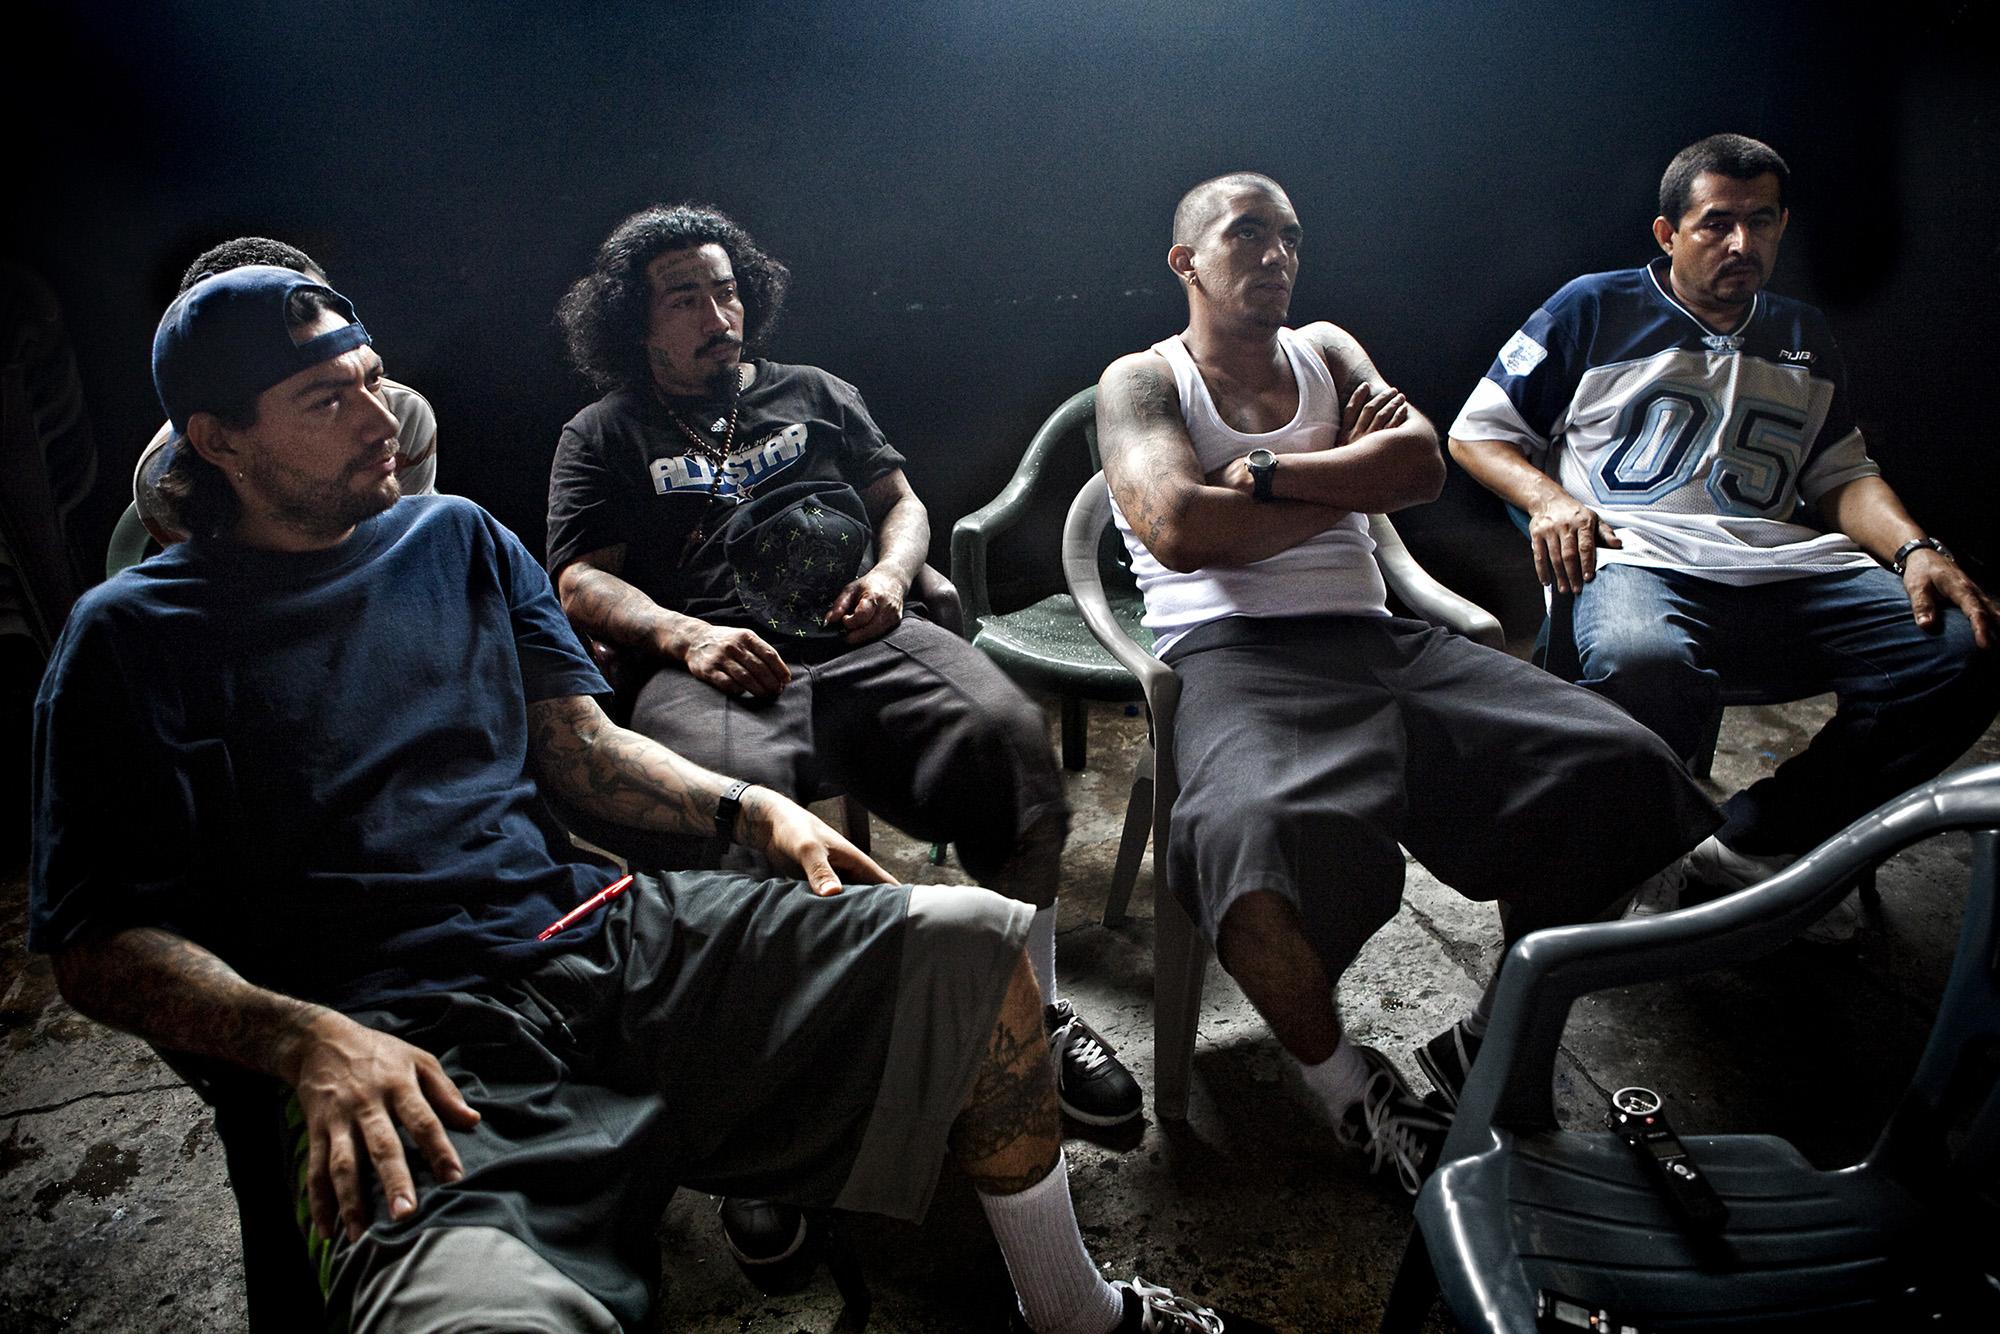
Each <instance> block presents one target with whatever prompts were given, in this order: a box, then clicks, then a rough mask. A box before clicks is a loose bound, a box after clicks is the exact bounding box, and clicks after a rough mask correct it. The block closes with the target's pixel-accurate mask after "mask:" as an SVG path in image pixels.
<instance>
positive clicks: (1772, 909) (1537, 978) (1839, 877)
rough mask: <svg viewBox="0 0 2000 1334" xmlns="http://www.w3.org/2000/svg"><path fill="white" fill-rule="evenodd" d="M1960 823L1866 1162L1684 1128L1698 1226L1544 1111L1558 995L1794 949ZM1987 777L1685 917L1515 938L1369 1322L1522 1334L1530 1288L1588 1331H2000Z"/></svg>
mask: <svg viewBox="0 0 2000 1334" xmlns="http://www.w3.org/2000/svg"><path fill="white" fill-rule="evenodd" d="M1949 830H1970V831H1972V834H1973V836H1972V863H1971V874H1970V884H1969V887H1968V892H1967V896H1966V903H1965V915H1964V919H1963V923H1962V925H1961V928H1960V933H1959V942H1958V952H1957V956H1956V958H1955V959H1954V961H1953V964H1952V970H1951V975H1950V977H1949V979H1948V980H1947V981H1946V983H1945V988H1944V994H1943V997H1942V999H1941V1000H1940V1002H1939V1004H1938V1011H1937V1018H1936V1020H1935V1021H1934V1023H1933V1026H1932V1028H1931V1033H1930V1038H1929V1040H1928V1042H1927V1044H1926V1045H1925V1048H1924V1053H1923V1055H1922V1057H1921V1058H1920V1060H1919V1062H1918V1065H1917V1069H1916V1073H1915V1074H1914V1076H1913V1077H1912V1078H1911V1081H1910V1085H1909V1088H1908V1089H1907V1091H1906V1092H1905V1093H1904V1095H1903V1097H1902V1100H1901V1102H1900V1103H1899V1104H1898V1105H1897V1106H1896V1108H1895V1109H1894V1111H1893V1112H1892V1113H1891V1114H1890V1117H1889V1120H1888V1122H1887V1124H1886V1125H1885V1126H1884V1128H1883V1130H1882V1133H1881V1136H1880V1138H1879V1139H1877V1141H1876V1143H1875V1146H1874V1148H1873V1149H1871V1150H1870V1151H1869V1153H1868V1155H1867V1157H1866V1158H1865V1159H1863V1160H1862V1161H1861V1162H1860V1163H1858V1164H1856V1165H1853V1166H1848V1167H1839V1168H1835V1169H1832V1170H1826V1171H1822V1170H1821V1169H1819V1168H1816V1167H1814V1166H1813V1165H1812V1164H1811V1163H1810V1162H1808V1161H1806V1159H1805V1157H1804V1156H1803V1155H1801V1154H1800V1153H1799V1152H1798V1150H1797V1149H1795V1148H1794V1147H1793V1146H1792V1145H1791V1144H1790V1143H1789V1142H1787V1141H1785V1140H1783V1139H1779V1138H1777V1137H1775V1136H1771V1135H1746V1134H1732V1135H1683V1136H1682V1137H1681V1138H1682V1142H1683V1143H1684V1144H1685V1145H1686V1146H1687V1149H1688V1153H1689V1156H1690V1157H1691V1158H1692V1159H1693V1160H1694V1163H1695V1165H1696V1168H1697V1170H1703V1171H1705V1172H1706V1174H1707V1177H1708V1180H1709V1183H1710V1184H1711V1185H1712V1186H1713V1187H1714V1188H1715V1190H1716V1192H1717V1194H1719V1195H1720V1196H1721V1198H1722V1200H1723V1203H1724V1206H1725V1208H1726V1209H1727V1211H1728V1217H1727V1219H1726V1221H1725V1222H1724V1224H1723V1225H1722V1227H1721V1230H1720V1231H1719V1232H1718V1233H1717V1234H1715V1235H1712V1236H1697V1235H1696V1234H1694V1233H1691V1232H1690V1231H1688V1230H1687V1229H1686V1228H1684V1227H1683V1226H1682V1225H1680V1224H1679V1223H1678V1222H1677V1221H1676V1219H1675V1215H1674V1214H1673V1213H1672V1211H1671V1210H1670V1209H1669V1207H1668V1204H1667V1201H1666V1198H1665V1195H1664V1194H1663V1192H1661V1191H1660V1190H1659V1189H1658V1188H1657V1187H1656V1186H1655V1185H1654V1184H1653V1182H1652V1181H1651V1179H1650V1176H1649V1173H1648V1172H1647V1170H1646V1168H1645V1167H1644V1166H1643V1164H1642V1163H1641V1161H1640V1160H1639V1158H1638V1156H1637V1154H1635V1153H1634V1152H1633V1151H1632V1150H1631V1149H1630V1148H1629V1147H1628V1146H1627V1145H1626V1144H1624V1143H1623V1142H1621V1141H1618V1140H1616V1139H1615V1138H1614V1137H1613V1136H1612V1134H1611V1133H1610V1132H1609V1131H1608V1130H1606V1131H1595V1132H1590V1131H1578V1130H1564V1129H1562V1128H1561V1127H1560V1126H1559V1125H1558V1123H1557V1121H1556V1115H1555V1108H1554V1099H1553V1089H1552V1086H1553V1081H1554V1072H1555V1059H1556V1048H1557V1045H1558V1043H1559V1042H1560V1041H1561V1039H1562V1033H1563V1027H1564V1024H1565V1023H1566V1022H1567V1020H1568V1017H1569V1011H1570V1006H1571V1004H1572V1003H1573V1002H1574V1001H1575V1000H1576V999H1577V998H1578V997H1580V996H1584V995H1588V994H1589V993H1591V992H1593V991H1601V990H1604V989H1605V988H1608V987H1615V986H1627V985H1631V984H1635V983H1641V982H1652V981H1658V980H1661V979H1664V978H1672V977H1688V976H1692V975H1694V974H1696V973H1701V972H1706V971H1709V970H1711V969H1716V968H1727V967H1735V966H1740V965H1743V964H1745V963H1749V962H1751V961H1753V960H1756V959H1759V958H1762V957H1763V956H1765V955H1767V954H1770V953H1771V952H1772V951H1774V950H1777V949H1778V948H1780V947H1781V946H1783V945H1785V944H1786V943H1787V942H1789V941H1791V940H1792V939H1793V938H1794V937H1796V936H1797V935H1798V934H1799V933H1800V932H1802V931H1803V930H1805V928H1806V927H1808V926H1810V925H1811V924H1812V923H1814V922H1816V921H1818V920H1819V918H1820V917H1821V916H1822V915H1823V914H1824V913H1825V912H1826V911H1827V910H1828V909H1829V908H1831V907H1832V906H1833V904H1834V902H1835V901H1836V900H1838V899H1839V898H1840V896H1841V895H1842V894H1844V893H1846V892H1847V886H1848V885H1850V884H1851V883H1852V882H1853V880H1854V878H1855V876H1856V874H1857V873H1858V872H1860V871H1861V870H1862V869H1863V868H1865V867H1869V866H1875V865H1879V864H1880V863H1881V862H1882V861H1883V860H1884V859H1885V858H1887V857H1888V856H1890V855H1891V854H1893V853H1895V852H1897V851H1899V850H1900V849H1902V848H1905V847H1908V846H1910V845H1911V844H1913V843H1915V842H1917V841H1918V840H1920V839H1925V838H1930V837H1932V836H1934V835H1937V834H1940V833H1944V832H1946V831H1949ZM1996 882H2000V764H1988V765H1984V766H1982V767H1980V768H1977V769H1970V770H1966V771H1965V772H1962V773H1957V774H1950V775H1947V776H1946V777H1943V778H1940V779H1937V780H1935V781H1933V782H1931V783H1928V784H1926V785H1925V786H1923V787H1920V788H1916V789H1914V790H1912V791H1910V792H1907V793H1905V794H1904V795H1903V796H1901V797H1899V798H1897V799H1896V800H1894V801H1892V802H1890V803H1888V804H1887V805H1884V806H1882V807H1880V808H1879V809H1877V810H1876V811H1874V812H1872V813H1871V814H1869V815H1866V816H1863V817H1862V818H1861V819H1860V820H1857V821H1856V822H1855V823H1853V824H1852V825H1849V826H1848V827H1847V829H1846V830H1844V831H1842V832H1841V833H1839V834H1836V835H1835V836H1834V837H1833V838H1831V839H1829V840H1827V841H1826V842H1825V843H1823V844H1821V845H1820V846H1819V847H1818V848H1817V849H1815V850H1814V851H1813V852H1812V853H1810V854H1808V855H1807V856H1806V857H1804V858H1802V859H1800V860H1799V861H1798V862H1796V863H1795V864H1794V865H1792V866H1791V867H1790V868H1788V869H1787V870H1786V871H1784V872H1783V873H1782V874H1780V875H1776V876H1773V877H1772V878H1771V879H1769V880H1766V881H1764V882H1763V883H1762V884H1759V885H1753V886H1751V887H1750V888H1749V889H1746V890H1743V891H1742V892H1740V893H1737V894H1732V895H1730V896H1728V897H1726V898H1722V899H1717V900H1715V901H1713V902H1711V903H1705V904H1701V905H1699V906H1697V907H1693V908H1686V909H1682V910H1681V911H1679V912H1673V913H1665V914H1662V915H1660V916H1657V917H1648V918H1635V919H1632V920H1629V921H1623V922H1611V923H1603V924H1598V925H1588V926H1570V927H1560V928H1556V929H1553V930H1548V931H1538V932H1535V933H1534V934H1532V935H1530V936H1528V937H1526V938H1525V939H1523V940H1520V941H1518V942H1516V943H1515V945H1514V947H1513V950H1512V951H1511V952H1510V953H1509V955H1508V958H1507V962H1506V967H1505V968H1504V969H1503V971H1502V973H1501V977H1500V989H1499V992H1498V994H1497V995H1496V998H1495V1004H1494V1011H1493V1019H1492V1023H1491V1026H1490V1027H1489V1028H1488V1029H1487V1033H1486V1039H1485V1043H1484V1045H1483V1046H1482V1047H1481V1049H1480V1052H1479V1057H1478V1060H1477V1061H1475V1062H1474V1064H1473V1068H1472V1073H1471V1076H1470V1078H1468V1079H1467V1081H1466V1086H1465V1092H1464V1094H1463V1095H1462V1096H1461V1098H1460V1100H1459V1104H1458V1113H1457V1116H1456V1119H1455V1120H1454V1122H1453V1125H1452V1130H1451V1134H1450V1136H1449V1137H1448V1138H1447V1139H1446V1141H1445V1145H1444V1149H1443V1152H1442V1154H1441V1156H1440V1159H1439V1166H1438V1168H1437V1170H1436V1171H1435V1172H1434V1173H1433V1174H1432V1176H1431V1178H1430V1180H1429V1181H1428V1182H1426V1183H1425V1185H1424V1188H1423V1190H1422V1192H1421V1193H1420V1194H1419V1195H1418V1197H1417V1210H1416V1212H1417V1231H1416V1232H1415V1233H1414V1234H1413V1235H1412V1236H1411V1238H1410V1244H1409V1249H1408V1250H1407V1252H1406V1253H1405V1255H1404V1259H1403V1265H1402V1269H1401V1271H1400V1272H1399V1273H1398V1275H1397V1277H1396V1281H1395V1285H1394V1287H1393V1289H1392V1290H1391V1293H1390V1297H1389V1304H1388V1309H1387V1311H1386V1313H1385V1315H1384V1318H1383V1322H1382V1328H1383V1330H1384V1331H1389V1332H1396V1331H1400V1332H1402V1334H1411V1332H1413V1331H1415V1330H1417V1329H1420V1328H1422V1327H1424V1322H1425V1320H1426V1318H1427V1317H1428V1315H1429V1311H1430V1308H1431V1306H1432V1305H1433V1303H1434V1301H1435V1299H1436V1297H1437V1296H1438V1295H1439V1294H1440V1292H1441V1294H1442V1296H1443V1298H1444V1301H1445V1303H1446V1305H1447V1306H1448V1307H1449V1308H1450V1310H1451V1313H1452V1315H1453V1316H1454V1317H1455V1318H1456V1320H1457V1322H1458V1324H1459V1327H1460V1328H1461V1329H1464V1330H1467V1331H1485V1332H1487V1334H1502V1332H1503V1331H1504V1332H1505V1334H1531V1332H1532V1331H1536V1330H1538V1329H1541V1330H1547V1329H1554V1328H1568V1327H1570V1326H1568V1325H1561V1324H1550V1323H1538V1320H1537V1314H1536V1312H1537V1307H1538V1306H1539V1305H1540V1304H1541V1303H1542V1302H1543V1301H1544V1300H1545V1294H1560V1295H1562V1296H1563V1297H1566V1298H1568V1299H1569V1301H1570V1303H1571V1304H1572V1308H1573V1310H1581V1311H1584V1312H1599V1313H1604V1314H1608V1316H1609V1317H1610V1319H1609V1321H1608V1322H1601V1324H1600V1325H1599V1326H1592V1328H1599V1327H1602V1328H1605V1329H1609V1330H1614V1331H1615V1330H1619V1329H1622V1328H1633V1329H1639V1330H1644V1331H1645V1332H1646V1334H1661V1332H1662V1331H1694V1330H1703V1331H1707V1330H1749V1329H1757V1330H1773V1329H1783V1330H1796V1331H1801V1332H1803V1331H1813V1334H1824V1332H1825V1331H1835V1330H1838V1331H1877V1330H1915V1329H1949V1330H1958V1329H2000V1287H1996V1278H1995V1272H1996V1270H2000V1254H1996V1238H2000V917H1996V912H1995V906H1996V905H1995V898H1996Z"/></svg>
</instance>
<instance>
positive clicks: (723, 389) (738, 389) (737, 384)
mask: <svg viewBox="0 0 2000 1334" xmlns="http://www.w3.org/2000/svg"><path fill="white" fill-rule="evenodd" d="M742 392H743V363H742V362H740V361H736V362H731V363H730V364H729V365H727V366H725V367H723V368H722V369H721V370H719V371H717V372H716V373H715V374H713V375H711V376H709V377H708V395H707V396H708V397H709V398H711V399H714V400H716V401H718V402H721V403H723V404H725V405H726V404H731V403H734V402H735V401H736V399H737V397H738V396H739V395H741V394H742Z"/></svg>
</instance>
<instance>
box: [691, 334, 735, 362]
mask: <svg viewBox="0 0 2000 1334" xmlns="http://www.w3.org/2000/svg"><path fill="white" fill-rule="evenodd" d="M742 346H743V340H742V339H741V338H738V337H737V336H736V335H735V334H732V333H719V334H717V335H716V336H715V337H713V338H711V339H709V340H708V341H707V342H706V343H703V344H702V345H701V349H700V351H699V352H697V353H696V354H695V355H697V356H702V355H705V354H707V353H710V352H719V351H721V350H722V349H724V348H728V347H742Z"/></svg>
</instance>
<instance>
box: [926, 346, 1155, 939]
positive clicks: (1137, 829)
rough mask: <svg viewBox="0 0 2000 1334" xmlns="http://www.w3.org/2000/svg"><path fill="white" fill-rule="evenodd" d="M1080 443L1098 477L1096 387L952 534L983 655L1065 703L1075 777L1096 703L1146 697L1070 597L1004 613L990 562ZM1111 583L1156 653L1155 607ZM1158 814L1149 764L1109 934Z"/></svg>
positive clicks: (1115, 610) (1113, 574)
mask: <svg viewBox="0 0 2000 1334" xmlns="http://www.w3.org/2000/svg"><path fill="white" fill-rule="evenodd" d="M1079 435H1080V436H1081V437H1082V439H1083V444H1084V447H1085V449H1086V450H1087V451H1088V454H1089V458H1090V466H1091V468H1092V469H1095V468H1096V467H1097V466H1098V457H1097V388H1096V386H1095V385H1093V386H1091V387H1090V388H1088V389H1083V390H1079V391H1078V392H1077V393H1074V394H1072V395H1070V396H1069V398H1068V399H1067V400H1065V401H1064V402H1063V404H1062V406H1061V407H1059V408H1057V409H1056V410H1055V411H1054V412H1053V413H1051V414H1049V418H1048V420H1046V421H1044V422H1043V423H1042V425H1041V428H1040V429H1039V430H1037V431H1036V432H1035V434H1034V438H1033V439H1031V440H1029V441H1028V448H1027V451H1026V452H1025V453H1024V454H1022V455H1021V462H1020V463H1019V464H1018V465H1016V467H1015V469H1014V476H1013V478H1012V479H1011V480H1009V481H1008V483H1007V485H1006V487H1005V488H1003V489H1002V490H1001V492H1000V494H999V495H998V496H995V497H994V498H993V499H992V501H990V502H989V503H987V504H986V505H984V506H982V507H981V508H979V509H977V510H974V511H973V512H972V513H971V514H968V515H966V516H965V517H964V518H963V519H960V520H959V521H958V524H957V526H956V527H954V528H953V529H952V532H951V580H952V582H953V583H954V584H956V585H957V586H958V591H959V596H960V597H961V598H962V599H963V600H964V604H965V623H966V627H967V628H968V629H970V630H971V631H972V643H973V646H974V647H976V648H978V649H980V650H982V651H984V652H985V653H986V654H987V655H988V656H989V657H991V658H992V659H993V661H994V662H995V663H997V664H998V665H999V666H1000V669H1001V670H1002V671H1004V672H1006V673H1007V675H1008V676H1010V677H1012V678H1013V679H1014V680H1015V681H1018V682H1019V683H1020V684H1021V685H1022V686H1023V687H1025V688H1027V689H1029V690H1031V691H1038V692H1042V693H1045V694H1051V695H1055V696H1058V697H1059V698H1060V700H1061V708H1062V758H1063V767H1064V768H1067V769H1071V770H1081V769H1082V768H1083V767H1084V762H1085V759H1086V740H1085V738H1086V723H1087V718H1088V704H1089V702H1090V701H1092V700H1097V701H1102V702H1105V703H1110V704H1119V705H1125V704H1138V703H1141V702H1142V701H1144V699H1145V697H1146V696H1145V691H1144V690H1142V689H1141V688H1140V685H1139V681H1138V678H1136V677H1134V676H1133V675H1132V673H1131V672H1130V671H1128V670H1126V668H1125V667H1124V666H1122V665H1121V664H1120V663H1119V661H1118V660H1117V659H1116V658H1114V657H1113V656H1112V655H1111V654H1110V653H1109V652H1107V651H1106V650H1105V648H1104V646H1103V645H1102V644H1100V643H1099V642H1098V640H1097V638H1096V637H1095V636H1094V635H1092V634H1091V632H1090V629H1089V627H1087V626H1086V625H1085V624H1084V621H1083V616H1082V615H1081V614H1080V613H1079V612H1078V611H1077V607H1076V602H1075V600H1074V599H1073V598H1072V597H1071V596H1070V594H1069V593H1067V592H1064V591H1061V590H1054V591H1051V592H1050V593H1049V594H1048V596H1046V597H1043V598H1041V599H1040V600H1039V601H1036V602H1034V603H1032V604H1030V605H1028V606H1026V607H1022V608H1021V609H1020V610H1018V611H1010V612H996V611H994V609H993V601H992V596H991V592H990V589H989V587H988V565H987V559H988V552H989V550H990V548H991V546H992V544H993V542H994V541H995V539H997V538H998V537H999V536H1000V534H1002V533H1004V532H1006V531H1007V530H1008V529H1010V528H1012V527H1014V526H1015V525H1016V524H1018V523H1019V522H1020V521H1021V518H1022V516H1023V515H1024V514H1026V512H1027V509H1028V504H1029V501H1030V499H1031V498H1032V496H1033V494H1034V492H1035V490H1036V488H1037V486H1039V485H1040V483H1041V482H1042V480H1043V478H1044V476H1045V475H1048V476H1051V477H1053V476H1055V475H1057V474H1056V472H1055V471H1052V469H1053V468H1054V464H1055V463H1056V461H1057V460H1058V459H1059V457H1060V453H1059V451H1062V450H1065V449H1069V450H1074V448H1075V444H1074V440H1075V437H1077V436H1079ZM1068 475H1070V476H1074V475H1075V474H1074V473H1069V474H1068ZM1108 574H1109V582H1108V587H1107V591H1106V593H1105V597H1106V599H1107V602H1108V605H1109V606H1110V608H1111V614H1112V616H1113V617H1115V618H1116V619H1117V621H1118V623H1119V625H1120V626H1121V627H1122V628H1123V630H1124V632H1125V633H1126V634H1127V635H1129V636H1131V637H1133V638H1136V639H1138V640H1139V641H1140V642H1142V643H1143V644H1145V645H1147V646H1149V647H1150V646H1151V644H1152V635H1151V633H1150V632H1149V631H1147V630H1146V629H1144V628H1143V627H1142V626H1141V625H1140V624H1139V618H1140V617H1141V616H1142V615H1143V614H1144V611H1145V608H1144V606H1143V605H1142V604H1141V602H1140V600H1139V592H1138V589H1137V588H1136V587H1134V586H1133V584H1132V581H1131V577H1130V576H1129V575H1125V574H1122V572H1120V571H1118V570H1116V569H1113V570H1110V571H1108ZM1152 806H1153V777H1152V766H1151V763H1150V758H1149V759H1147V760H1142V761H1141V763H1140V765H1139V767H1138V770H1137V772H1135V773H1134V774H1133V776H1132V790H1131V796H1130V798H1129V800H1128V801H1127V803H1126V807H1125V829H1124V833H1123V835H1122V836H1121V837H1120V839H1119V843H1118V860H1117V863H1116V867H1115V869H1114V870H1113V872H1112V878H1111V879H1112V885H1111V896H1110V898H1109V900H1108V901H1107V903H1106V907H1105V913H1104V923H1105V925H1106V926H1116V925H1118V924H1119V923H1121V922H1123V921H1124V920H1125V904H1126V902H1127V901H1128V900H1129V899H1130V898H1131V894H1132V885H1133V882H1134V881H1135V880H1136V879H1137V878H1138V874H1139V861H1140V859H1141V858H1142V857H1143V856H1144V855H1145V851H1146V831H1147V827H1148V825H1149V823H1150V821H1151V818H1152V814H1151V813H1152Z"/></svg>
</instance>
